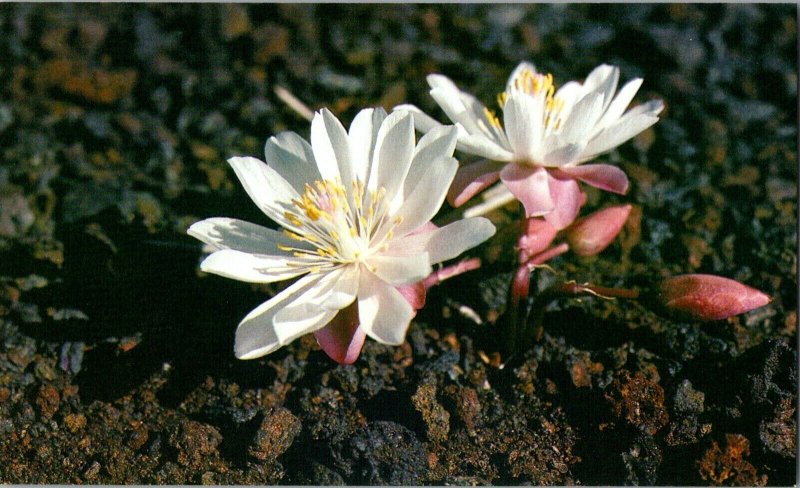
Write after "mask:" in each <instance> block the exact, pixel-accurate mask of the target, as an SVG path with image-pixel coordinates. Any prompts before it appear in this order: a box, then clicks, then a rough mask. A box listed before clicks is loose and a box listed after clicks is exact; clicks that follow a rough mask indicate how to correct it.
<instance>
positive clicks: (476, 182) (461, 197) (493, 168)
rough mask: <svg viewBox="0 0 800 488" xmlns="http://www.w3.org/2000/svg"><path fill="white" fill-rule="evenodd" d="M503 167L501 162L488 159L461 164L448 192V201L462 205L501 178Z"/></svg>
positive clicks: (457, 205)
mask: <svg viewBox="0 0 800 488" xmlns="http://www.w3.org/2000/svg"><path fill="white" fill-rule="evenodd" d="M501 168H502V165H501V163H497V162H495V161H490V160H486V159H484V160H481V161H477V162H475V163H471V164H467V165H464V166H461V167H460V168H458V171H457V172H456V176H455V178H453V183H452V184H451V185H450V190H449V191H448V192H447V201H448V202H450V205H452V206H454V207H460V206H461V205H463V204H464V203H466V202H467V200H469V199H470V198H472V197H473V196H475V195H476V194H477V193H478V192H480V191H482V190H483V189H484V188H487V187H488V186H489V185H491V184H492V183H494V182H495V181H497V180H498V179H499V178H500V169H501Z"/></svg>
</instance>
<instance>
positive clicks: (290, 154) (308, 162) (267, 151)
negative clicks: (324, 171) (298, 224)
mask: <svg viewBox="0 0 800 488" xmlns="http://www.w3.org/2000/svg"><path fill="white" fill-rule="evenodd" d="M264 157H265V161H266V162H267V164H268V165H269V166H270V167H271V168H274V169H275V171H277V172H278V173H279V174H280V175H281V176H283V177H284V179H286V181H287V182H288V183H289V184H290V185H292V188H294V189H295V191H297V192H298V193H302V192H303V185H304V184H305V183H307V182H309V181H314V180H318V179H319V178H320V176H319V170H318V169H317V163H316V161H315V160H314V151H313V149H311V145H310V144H309V143H308V142H306V140H305V139H303V138H302V137H300V136H299V135H297V134H295V133H294V132H281V133H280V134H278V135H275V136H272V137H270V138H269V139H268V140H267V144H266V145H265V146H264Z"/></svg>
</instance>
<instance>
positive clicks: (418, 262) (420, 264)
mask: <svg viewBox="0 0 800 488" xmlns="http://www.w3.org/2000/svg"><path fill="white" fill-rule="evenodd" d="M367 264H368V265H369V266H372V267H373V273H375V275H376V276H377V277H378V278H380V279H382V280H383V281H385V282H386V283H389V284H390V285H394V286H398V285H410V284H411V283H416V282H417V281H421V280H423V279H425V278H427V277H428V275H429V274H431V273H432V272H433V268H432V267H431V263H430V260H429V259H428V253H426V252H423V253H420V254H416V255H413V256H388V255H382V254H377V255H375V256H371V257H370V258H369V260H368V261H367Z"/></svg>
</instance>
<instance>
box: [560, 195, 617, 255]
mask: <svg viewBox="0 0 800 488" xmlns="http://www.w3.org/2000/svg"><path fill="white" fill-rule="evenodd" d="M631 208H632V207H631V206H630V205H619V206H614V207H608V208H604V209H602V210H598V211H597V212H594V213H593V214H590V215H587V216H586V217H583V218H582V219H579V220H578V221H576V222H575V223H574V224H572V225H571V226H570V227H569V229H567V231H566V233H565V237H566V239H567V242H568V243H569V246H570V248H571V249H572V252H574V253H575V254H577V255H578V256H594V255H595V254H598V253H599V252H600V251H602V250H603V249H605V248H606V247H608V246H609V244H611V243H612V242H613V241H614V238H616V237H617V234H619V232H620V231H621V230H622V226H623V225H625V221H626V220H628V215H630V213H631Z"/></svg>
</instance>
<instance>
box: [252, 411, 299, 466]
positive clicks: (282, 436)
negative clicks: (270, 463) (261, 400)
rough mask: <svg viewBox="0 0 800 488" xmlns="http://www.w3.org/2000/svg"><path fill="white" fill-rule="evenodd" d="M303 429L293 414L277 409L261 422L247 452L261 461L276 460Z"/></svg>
mask: <svg viewBox="0 0 800 488" xmlns="http://www.w3.org/2000/svg"><path fill="white" fill-rule="evenodd" d="M301 427H302V426H301V423H300V419H298V418H297V417H295V416H294V415H292V412H290V411H289V410H287V409H285V408H277V409H275V410H273V411H272V412H270V413H268V414H267V415H266V416H265V417H264V420H262V421H261V425H260V426H259V428H258V431H257V432H256V435H255V438H254V439H253V444H252V445H251V446H250V447H249V448H248V450H247V452H248V453H249V454H250V455H251V456H253V457H254V458H256V459H258V460H259V461H265V460H268V459H271V460H275V459H276V458H277V457H278V456H280V455H281V454H283V453H284V452H286V450H287V449H289V447H290V446H291V445H292V442H294V438H295V437H296V436H297V434H299V433H300V428H301Z"/></svg>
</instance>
